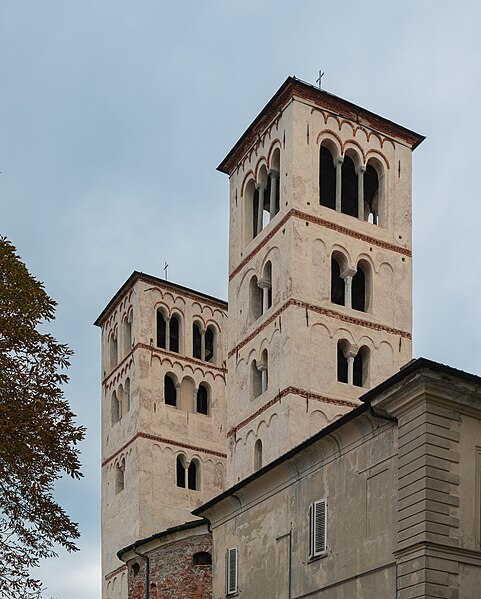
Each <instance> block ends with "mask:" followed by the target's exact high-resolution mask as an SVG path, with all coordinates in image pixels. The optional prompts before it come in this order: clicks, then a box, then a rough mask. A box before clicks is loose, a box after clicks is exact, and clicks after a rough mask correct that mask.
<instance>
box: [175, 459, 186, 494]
mask: <svg viewBox="0 0 481 599" xmlns="http://www.w3.org/2000/svg"><path fill="white" fill-rule="evenodd" d="M175 465H176V484H177V486H178V487H182V488H183V489H185V457H184V456H183V455H178V456H177V460H176V462H175Z"/></svg>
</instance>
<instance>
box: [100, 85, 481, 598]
mask: <svg viewBox="0 0 481 599" xmlns="http://www.w3.org/2000/svg"><path fill="white" fill-rule="evenodd" d="M423 139H424V138H423V137H422V136H420V135H418V134H416V133H415V132H413V131H410V130H408V129H406V128H404V127H402V126H400V125H397V124H395V123H393V122H391V121H389V120H387V119H384V118H382V117H380V116H378V115H375V114H373V113H371V112H369V111H367V110H365V109H363V108H361V107H359V106H356V105H354V104H352V103H350V102H347V101H345V100H343V99H340V98H338V97H336V96H333V95H331V94H329V93H327V92H324V91H321V90H319V89H317V88H315V87H313V86H311V85H308V84H306V83H304V82H301V81H299V80H297V79H295V78H291V77H290V78H288V79H287V80H286V81H285V82H284V84H283V85H282V86H281V88H280V89H279V90H278V91H277V92H276V94H275V95H274V96H273V97H272V98H271V100H270V101H269V102H268V103H267V105H266V106H265V107H264V108H263V110H262V111H261V112H260V114H259V116H258V117H257V118H256V119H255V120H254V122H253V123H252V124H251V126H250V127H249V128H248V129H247V130H246V132H245V133H244V134H243V135H242V137H241V138H240V139H239V141H238V142H237V143H236V144H235V146H234V147H233V149H232V150H231V151H230V152H229V154H228V155H227V156H226V158H225V159H224V160H223V161H222V163H221V165H220V166H219V170H220V171H221V172H223V173H226V174H228V176H229V181H230V192H229V202H230V230H229V304H228V310H227V304H226V303H225V302H223V301H221V300H219V299H216V298H212V297H210V296H206V295H205V294H202V293H199V292H196V291H193V290H190V289H186V288H184V287H181V286H179V285H175V284H173V283H169V282H166V281H163V280H161V279H158V278H156V277H151V276H149V275H144V274H142V273H133V275H132V276H131V277H130V278H129V280H128V281H127V282H126V283H125V284H124V285H123V287H122V288H121V289H120V290H119V292H118V293H117V294H116V295H115V296H114V298H113V299H112V300H111V302H110V303H109V304H108V306H107V307H106V308H105V310H104V311H103V312H102V314H101V315H100V317H99V318H98V320H97V321H96V324H97V325H98V326H100V327H101V328H102V355H103V358H102V360H103V383H102V398H103V408H102V419H103V435H102V438H103V445H102V451H103V466H102V467H103V470H102V534H103V545H102V556H103V596H104V598H106V599H117V598H118V599H126V598H127V597H129V599H137V598H140V597H151V598H152V597H155V598H156V599H157V598H158V599H160V597H172V598H175V597H179V598H180V597H182V598H184V597H185V598H187V599H190V598H200V597H202V598H204V599H207V598H210V597H214V598H215V599H220V598H221V597H226V596H235V595H238V594H240V595H243V596H244V597H246V598H256V597H259V596H263V597H266V599H267V598H268V597H272V598H273V599H274V598H284V597H285V598H286V599H287V598H288V599H293V598H294V597H296V599H301V598H304V597H306V598H307V597H321V596H322V597H327V598H331V597H332V598H334V597H336V598H337V597H354V596H358V597H391V596H392V597H395V598H397V599H404V598H405V599H408V598H411V597H412V598H414V597H458V596H459V597H466V598H467V597H474V596H475V595H470V594H469V593H470V592H471V590H473V589H475V588H476V586H475V585H476V584H478V583H479V585H480V587H481V579H480V576H481V574H480V572H481V570H480V566H481V553H480V551H479V550H480V543H481V539H480V527H481V524H480V518H481V517H480V513H481V508H480V506H481V502H480V488H481V460H480V458H479V456H480V455H481V451H480V449H479V446H480V445H481V428H480V417H481V412H480V409H481V408H480V405H478V404H481V402H480V401H479V399H480V398H479V383H480V382H481V381H480V380H479V379H477V377H473V376H472V375H466V374H465V373H460V372H458V371H454V370H453V369H448V368H447V367H442V366H440V365H437V364H434V363H431V362H428V361H422V360H421V361H419V360H418V361H414V362H412V363H410V360H411V352H412V349H411V341H412V299H411V298H412V209H411V157H412V152H413V150H414V149H415V148H416V147H417V146H418V145H419V144H420V143H421V142H422V141H423ZM227 315H228V320H227ZM406 364H408V366H406ZM461 439H463V441H462V442H461ZM476 443H477V445H476ZM465 498H466V499H465ZM473 530H475V531H477V532H476V534H474V535H473V534H472V531H473ZM436 593H441V594H436ZM442 593H445V594H442Z"/></svg>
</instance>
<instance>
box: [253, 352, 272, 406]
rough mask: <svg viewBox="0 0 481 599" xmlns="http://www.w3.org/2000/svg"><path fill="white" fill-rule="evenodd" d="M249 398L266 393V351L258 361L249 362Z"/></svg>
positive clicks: (267, 368) (267, 367) (267, 362)
mask: <svg viewBox="0 0 481 599" xmlns="http://www.w3.org/2000/svg"><path fill="white" fill-rule="evenodd" d="M250 378H251V383H250V387H251V398H252V399H255V398H256V397H259V395H262V394H263V393H265V392H266V391H267V388H268V386H269V357H268V353H267V349H265V350H264V351H263V352H262V354H261V359H260V360H252V362H251V377H250Z"/></svg>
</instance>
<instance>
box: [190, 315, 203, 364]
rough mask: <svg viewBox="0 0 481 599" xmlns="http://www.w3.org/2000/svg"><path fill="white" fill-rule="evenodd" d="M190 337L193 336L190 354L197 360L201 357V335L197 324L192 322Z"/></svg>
mask: <svg viewBox="0 0 481 599" xmlns="http://www.w3.org/2000/svg"><path fill="white" fill-rule="evenodd" d="M192 338H193V347H192V355H193V356H194V358H197V359H198V360H200V359H201V357H202V335H201V333H200V329H199V327H198V325H196V324H195V323H194V325H193V326H192Z"/></svg>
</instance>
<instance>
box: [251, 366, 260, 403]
mask: <svg viewBox="0 0 481 599" xmlns="http://www.w3.org/2000/svg"><path fill="white" fill-rule="evenodd" d="M261 394H262V375H261V371H260V370H259V369H258V368H257V362H256V361H255V360H252V362H251V397H252V398H253V399H255V398H256V397H259V395H261Z"/></svg>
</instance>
